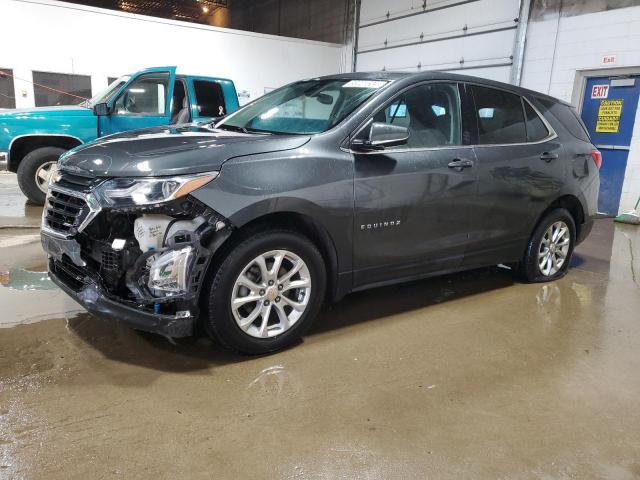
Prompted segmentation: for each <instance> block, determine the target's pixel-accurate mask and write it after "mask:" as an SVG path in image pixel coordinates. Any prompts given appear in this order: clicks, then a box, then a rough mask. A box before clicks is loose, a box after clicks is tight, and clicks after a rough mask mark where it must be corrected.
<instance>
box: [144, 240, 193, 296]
mask: <svg viewBox="0 0 640 480" xmlns="http://www.w3.org/2000/svg"><path fill="white" fill-rule="evenodd" d="M192 257H193V248H192V247H184V248H182V249H180V250H169V251H168V252H165V253H163V254H161V255H159V256H158V257H156V259H155V260H154V261H153V263H152V264H151V266H150V268H149V288H150V289H151V290H155V291H158V290H160V291H163V292H166V293H169V294H171V293H184V292H186V291H187V287H188V278H187V272H188V268H189V264H190V263H191V258H192Z"/></svg>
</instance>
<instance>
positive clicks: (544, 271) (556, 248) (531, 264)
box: [519, 208, 576, 283]
mask: <svg viewBox="0 0 640 480" xmlns="http://www.w3.org/2000/svg"><path fill="white" fill-rule="evenodd" d="M575 243H576V225H575V222H574V220H573V217H572V216H571V214H570V213H569V212H568V211H567V210H565V209H564V208H557V209H555V210H553V211H551V212H549V213H548V214H547V215H546V216H545V217H544V218H543V219H542V220H541V221H540V223H539V224H538V226H537V227H536V229H535V230H534V232H533V234H532V235H531V238H530V239H529V243H528V244H527V249H526V252H525V255H524V258H523V260H522V262H521V263H520V268H519V273H520V277H521V278H522V279H523V280H525V281H527V282H532V283H533V282H548V281H551V280H556V279H558V278H561V277H563V276H564V275H565V274H566V273H567V270H568V268H569V263H570V261H571V255H572V254H573V248H574V246H575Z"/></svg>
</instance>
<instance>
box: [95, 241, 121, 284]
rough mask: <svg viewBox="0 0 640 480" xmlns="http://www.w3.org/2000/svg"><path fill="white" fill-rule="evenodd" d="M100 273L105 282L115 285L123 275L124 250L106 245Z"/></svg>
mask: <svg viewBox="0 0 640 480" xmlns="http://www.w3.org/2000/svg"><path fill="white" fill-rule="evenodd" d="M101 260H102V261H101V262H100V274H101V276H102V278H103V279H104V281H105V283H106V284H107V285H109V286H110V287H115V286H117V284H118V281H119V280H120V277H121V275H122V251H121V250H114V249H112V248H111V247H108V246H107V247H106V248H104V250H102V255H101Z"/></svg>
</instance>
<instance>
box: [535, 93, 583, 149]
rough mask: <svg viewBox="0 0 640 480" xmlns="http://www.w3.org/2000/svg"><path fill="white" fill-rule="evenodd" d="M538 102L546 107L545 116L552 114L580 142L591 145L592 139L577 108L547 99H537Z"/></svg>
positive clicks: (543, 111)
mask: <svg viewBox="0 0 640 480" xmlns="http://www.w3.org/2000/svg"><path fill="white" fill-rule="evenodd" d="M537 100H538V102H539V103H540V104H541V105H542V106H543V107H544V108H543V110H542V114H543V115H546V114H547V112H550V113H551V115H553V116H554V117H555V118H556V119H558V121H559V122H560V123H562V125H563V126H564V128H565V129H566V130H567V131H568V132H569V133H570V134H571V135H573V136H574V137H576V138H577V139H579V140H582V141H584V142H588V143H591V139H590V138H589V134H588V133H587V128H586V127H585V126H584V123H582V120H580V117H579V116H578V112H576V110H575V108H573V107H571V106H569V105H565V104H564V103H558V102H553V101H550V100H547V99H542V98H537Z"/></svg>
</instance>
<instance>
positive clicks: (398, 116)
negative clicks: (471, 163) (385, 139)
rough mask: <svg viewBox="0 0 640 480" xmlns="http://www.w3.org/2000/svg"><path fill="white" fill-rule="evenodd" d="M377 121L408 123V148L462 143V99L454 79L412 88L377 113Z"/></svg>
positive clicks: (398, 123) (406, 124)
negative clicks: (450, 81)
mask: <svg viewBox="0 0 640 480" xmlns="http://www.w3.org/2000/svg"><path fill="white" fill-rule="evenodd" d="M374 122H382V123H388V124H392V125H400V126H403V127H407V128H408V129H409V132H410V136H409V140H408V141H407V147H408V148H432V147H441V146H445V145H459V144H460V100H459V96H458V86H457V85H456V84H454V83H441V84H426V85H420V86H418V87H415V88H412V89H410V90H408V91H407V92H405V93H403V94H401V95H400V96H399V97H397V98H395V99H394V100H392V101H391V103H390V104H389V105H388V106H387V107H386V108H385V109H383V110H381V111H379V112H378V113H377V114H376V115H375V116H374Z"/></svg>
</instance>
